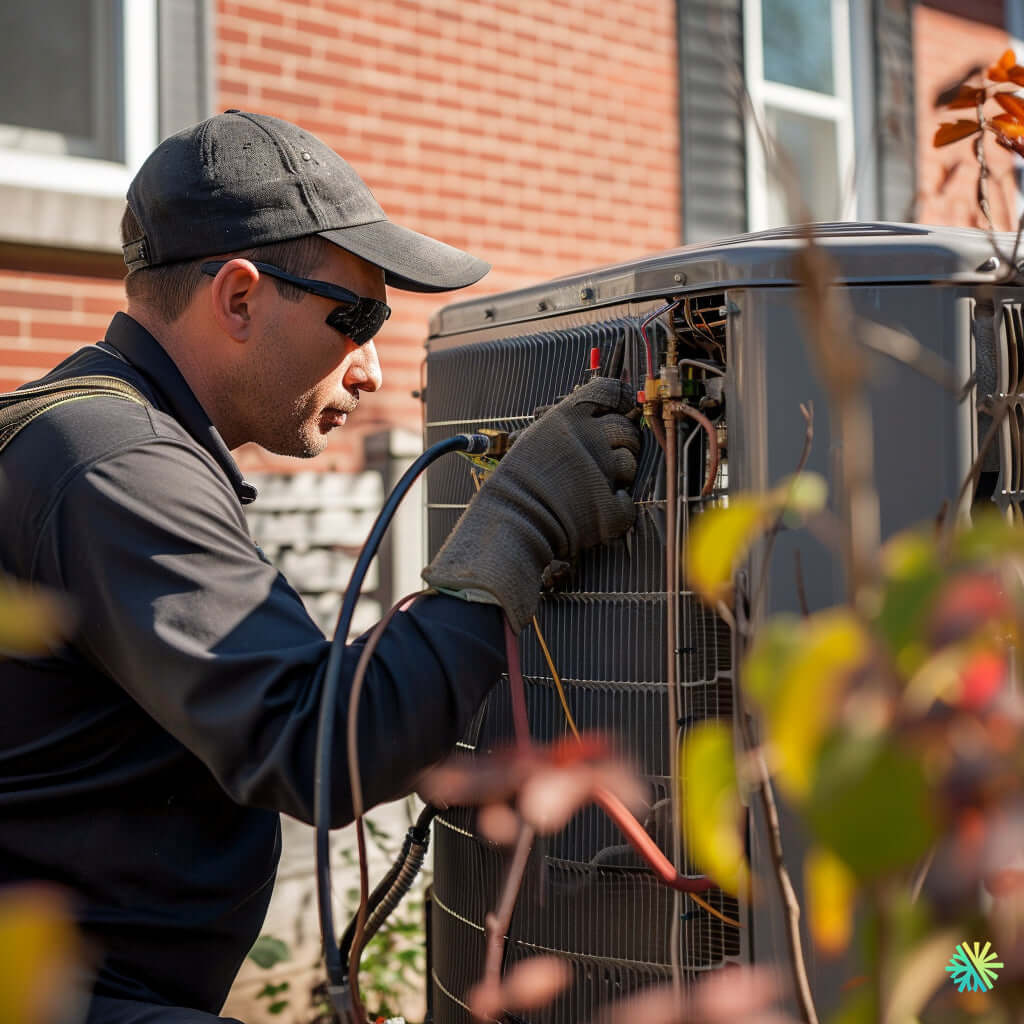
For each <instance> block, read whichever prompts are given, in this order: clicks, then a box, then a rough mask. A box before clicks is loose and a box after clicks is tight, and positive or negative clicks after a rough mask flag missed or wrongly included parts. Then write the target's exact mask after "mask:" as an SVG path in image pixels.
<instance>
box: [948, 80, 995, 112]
mask: <svg viewBox="0 0 1024 1024" xmlns="http://www.w3.org/2000/svg"><path fill="white" fill-rule="evenodd" d="M985 93H986V90H984V89H976V88H974V86H971V85H961V86H960V88H959V89H958V90H957V91H956V95H955V96H953V98H952V99H950V100H949V101H948V102H947V103H946V104H944V105H945V106H946V107H948V108H949V109H950V110H963V109H966V108H967V107H976V106H977V105H978V102H979V101H981V102H984V100H985Z"/></svg>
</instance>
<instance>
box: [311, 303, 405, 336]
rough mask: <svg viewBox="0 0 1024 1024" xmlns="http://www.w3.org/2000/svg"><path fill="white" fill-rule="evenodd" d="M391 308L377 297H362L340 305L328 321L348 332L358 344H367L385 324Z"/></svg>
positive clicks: (339, 329) (342, 331) (334, 326)
mask: <svg viewBox="0 0 1024 1024" xmlns="http://www.w3.org/2000/svg"><path fill="white" fill-rule="evenodd" d="M390 315H391V310H390V309H389V308H388V307H387V305H386V304H385V303H383V302H378V301H377V300H376V299H360V300H359V301H358V302H355V303H353V304H351V305H345V306H338V308H337V309H335V310H334V311H333V312H332V313H331V314H330V316H328V317H327V323H328V324H330V326H331V327H333V328H334V329H335V330H338V331H341V333H342V334H347V335H348V336H349V337H350V338H351V339H352V340H353V341H354V342H355V343H356V344H357V345H365V344H366V342H368V341H369V340H370V339H371V338H372V337H373V336H374V335H375V334H376V333H377V332H378V331H379V330H380V329H381V327H383V326H384V321H385V320H387V318H388V317H389V316H390Z"/></svg>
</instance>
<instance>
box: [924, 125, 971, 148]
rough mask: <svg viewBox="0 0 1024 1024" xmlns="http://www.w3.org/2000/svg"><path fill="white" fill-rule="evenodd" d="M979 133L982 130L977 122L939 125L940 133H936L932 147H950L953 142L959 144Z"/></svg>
mask: <svg viewBox="0 0 1024 1024" xmlns="http://www.w3.org/2000/svg"><path fill="white" fill-rule="evenodd" d="M979 131H981V128H980V127H979V126H978V122H977V121H950V122H947V123H946V124H940V125H939V128H938V131H936V132H935V138H934V139H932V145H933V146H935V147H936V148H938V147H939V146H948V145H949V144H950V143H952V142H959V141H960V140H961V139H966V138H967V137H968V136H969V135H973V134H974V133H975V132H979Z"/></svg>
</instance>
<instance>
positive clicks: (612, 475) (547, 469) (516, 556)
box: [423, 377, 640, 633]
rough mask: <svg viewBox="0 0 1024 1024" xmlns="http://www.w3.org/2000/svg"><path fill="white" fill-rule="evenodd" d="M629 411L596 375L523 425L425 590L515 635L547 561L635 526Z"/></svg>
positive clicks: (427, 573)
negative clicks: (489, 604) (486, 614)
mask: <svg viewBox="0 0 1024 1024" xmlns="http://www.w3.org/2000/svg"><path fill="white" fill-rule="evenodd" d="M633 405H634V401H633V398H632V396H631V393H630V391H629V389H628V388H627V387H625V386H624V385H623V384H622V383H621V382H620V381H618V380H611V379H609V378H607V377H599V378H597V379H595V380H592V381H591V382H590V383H588V384H585V385H584V386H583V387H581V388H579V389H578V390H577V391H574V392H573V393H572V394H571V395H569V396H568V397H567V398H564V399H563V400H562V401H561V402H559V403H558V404H557V405H555V406H553V407H552V408H551V409H549V410H548V411H547V412H546V413H545V414H544V415H543V416H542V417H541V418H540V419H538V420H537V421H536V422H534V423H532V424H531V425H530V426H529V427H527V428H526V430H524V431H523V432H522V433H521V434H520V435H519V436H518V438H517V440H516V442H515V444H514V445H513V446H512V448H511V449H510V451H509V453H508V454H507V455H506V456H505V457H504V458H503V459H502V460H501V462H500V464H499V465H498V468H497V469H496V470H495V471H494V472H493V473H492V474H491V476H490V477H489V478H488V479H487V480H486V481H485V482H484V485H483V486H482V487H481V488H480V491H479V493H478V494H477V495H476V496H475V497H474V498H473V500H472V502H470V505H469V507H468V508H467V509H466V511H465V512H464V513H463V515H462V518H461V519H460V520H459V521H458V523H457V524H456V525H455V529H454V530H452V532H451V533H450V534H449V536H448V539H447V540H446V541H445V543H444V546H443V547H442V548H441V550H440V551H439V552H438V553H437V556H436V557H435V558H434V560H433V561H432V562H431V563H430V565H428V566H427V567H426V569H424V570H423V578H424V579H425V580H426V581H427V583H429V584H430V585H431V586H432V587H435V588H437V589H438V590H442V591H445V592H447V593H454V594H456V595H457V596H459V597H464V598H466V599H468V600H483V601H494V602H496V603H497V604H500V605H501V606H502V607H503V608H504V609H505V611H506V613H507V614H508V617H509V620H510V621H511V623H512V628H513V629H514V630H515V631H516V632H517V633H518V632H519V631H520V630H521V629H522V628H523V627H524V626H525V625H527V624H528V623H529V622H530V620H531V618H532V617H533V615H534V613H535V611H536V608H537V603H538V599H539V591H540V580H541V574H542V573H543V571H544V569H545V567H546V566H547V565H548V564H549V563H550V562H551V561H553V560H554V559H563V560H564V559H572V558H573V557H575V555H576V554H577V553H578V552H579V551H581V550H583V549H584V548H588V547H592V546H593V545H595V544H603V543H605V542H606V541H609V540H611V539H613V538H614V537H618V536H620V535H621V534H622V533H624V532H625V531H626V530H627V529H628V528H629V527H630V526H631V525H632V524H633V521H634V519H635V518H636V509H635V508H634V506H633V499H632V498H631V497H630V496H629V494H628V493H627V492H626V490H625V488H627V487H628V486H629V485H630V484H632V482H633V478H634V477H635V476H636V457H637V455H638V454H639V452H640V431H639V429H638V428H637V426H636V424H635V423H633V422H631V421H630V420H628V419H626V416H625V415H624V414H625V413H626V412H627V411H628V410H629V409H630V408H632V406H633Z"/></svg>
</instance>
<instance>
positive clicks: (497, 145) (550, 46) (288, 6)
mask: <svg viewBox="0 0 1024 1024" xmlns="http://www.w3.org/2000/svg"><path fill="white" fill-rule="evenodd" d="M674 32H675V14H674V0H620V2H617V3H615V4H605V3H600V2H597V0H545V2H543V3H540V2H532V3H526V4H522V3H517V2H514V0H498V2H491V0H488V2H479V0H422V2H419V0H375V2H374V3H372V4H364V3H357V2H354V0H353V2H336V0H317V2H313V0H310V2H307V0H245V2H239V0H222V2H221V3H220V4H219V8H218V20H217V45H216V54H217V73H218V80H219V85H220V90H219V100H218V108H219V109H225V108H229V107H239V108H241V109H255V110H261V111H265V112H267V113H272V114H277V115H279V116H282V117H286V118H288V119H290V120H294V121H297V122H299V123H301V124H303V125H304V126H306V127H307V128H309V129H310V130H311V131H313V132H314V133H315V134H317V135H319V136H320V137H321V138H322V139H324V141H325V142H327V143H328V144H329V145H331V146H333V147H334V148H335V149H337V150H338V152H340V153H341V154H342V155H343V156H345V157H346V158H347V159H349V160H350V161H351V162H352V163H353V164H354V165H355V166H356V167H357V169H358V170H359V171H360V173H361V174H362V175H363V177H364V178H365V180H366V181H367V182H368V184H369V185H370V187H371V188H372V189H373V191H374V194H375V195H376V197H377V199H378V200H379V201H380V202H381V204H382V205H383V207H384V209H385V210H386V211H387V212H388V215H389V216H390V217H392V218H393V219H395V220H397V221H399V222H400V223H403V224H406V225H408V226H409V227H412V228H415V229H416V230H419V231H423V232H425V233H427V234H431V235H434V236H436V237H439V238H442V239H444V240H446V241H448V242H450V243H451V244H453V245H456V246H459V247H460V248H465V249H468V250H469V251H471V252H473V253H475V254H478V255H480V256H482V257H484V258H485V259H487V260H488V261H489V262H490V263H492V264H493V266H494V270H493V271H492V272H491V274H490V275H489V276H488V277H487V278H486V279H485V280H484V282H483V283H482V284H481V285H479V286H477V287H476V288H475V289H473V293H480V292H482V291H496V290H504V289H507V288H512V287H517V286H519V285H525V284H530V283H533V282H536V281H539V280H543V279H545V278H548V277H551V276H552V275H555V274H559V273H565V272H568V271H571V270H576V269H580V268H581V267H585V266H588V265H599V264H602V263H607V262H611V261H613V260H617V259H623V258H627V257H629V256H633V255H637V254H640V253H644V252H649V251H651V250H657V249H663V248H667V247H670V246H672V245H676V244H678V240H679V195H678V192H679V189H678V180H679V166H678V130H677V127H676V101H675V93H676V67H675V61H676V57H675V51H676V47H675V39H674ZM463 294H469V293H463ZM450 301H452V299H451V297H444V296H442V297H438V296H418V295H414V294H410V293H397V294H394V295H393V296H392V304H393V306H394V308H395V312H394V316H393V318H392V320H391V321H390V322H389V324H388V327H387V329H386V332H385V334H384V335H383V336H382V338H381V342H380V346H379V348H380V355H381V361H382V365H383V369H384V388H383V390H382V391H381V392H380V393H379V394H378V395H375V396H372V397H371V399H370V400H369V401H367V402H366V403H365V405H363V406H361V409H360V412H359V414H358V417H357V418H356V419H355V420H353V421H352V422H351V423H350V424H349V426H348V427H347V428H346V432H345V434H346V436H345V438H344V439H342V438H339V439H338V440H339V441H342V440H344V442H345V445H346V447H347V448H348V450H349V451H353V450H357V449H356V448H355V443H356V439H357V435H358V434H359V433H360V432H362V431H370V430H373V431H376V430H379V429H381V428H382V427H383V426H385V425H393V424H404V425H418V423H419V417H420V409H419V405H418V403H417V402H416V401H415V400H414V399H413V398H412V397H411V394H410V393H411V391H412V390H413V389H414V388H416V387H418V386H419V376H420V363H421V360H422V348H421V345H422V342H423V339H424V337H425V335H426V325H427V323H428V321H429V317H430V314H431V313H432V312H433V311H434V310H436V309H437V308H439V307H440V306H442V305H444V304H445V303H446V302H450ZM342 454H343V453H342V452H340V451H332V452H331V453H330V454H329V455H328V459H331V458H332V457H333V458H335V459H338V458H339V457H340V456H341V455H342ZM253 457H255V456H253ZM275 461H276V460H275ZM341 468H346V467H345V466H342V467H341Z"/></svg>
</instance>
